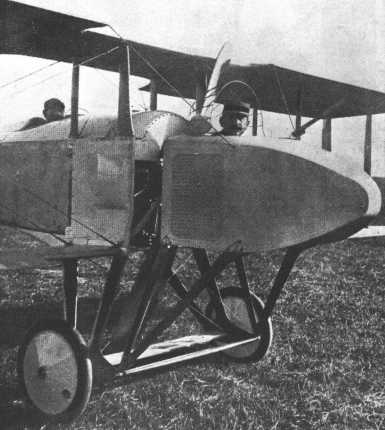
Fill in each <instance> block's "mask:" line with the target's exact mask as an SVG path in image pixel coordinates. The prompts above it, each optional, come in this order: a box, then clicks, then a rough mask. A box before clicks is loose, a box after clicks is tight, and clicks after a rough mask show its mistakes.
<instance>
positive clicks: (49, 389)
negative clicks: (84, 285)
mask: <svg viewBox="0 0 385 430" xmlns="http://www.w3.org/2000/svg"><path fill="white" fill-rule="evenodd" d="M111 252H112V251H111V250H109V255H110V256H111ZM176 252H177V248H176V247H175V246H170V245H167V244H161V243H159V240H156V241H154V243H153V244H152V246H151V248H150V249H148V250H147V251H146V257H145V259H144V262H143V264H142V267H141V269H140V270H139V273H138V276H137V279H136V281H135V284H134V286H133V288H132V290H131V293H130V296H129V299H130V301H129V302H128V305H127V307H126V308H124V309H123V310H122V314H121V316H120V318H118V323H117V325H116V326H115V327H113V328H112V341H111V343H110V344H109V345H108V346H107V347H104V343H103V341H102V340H103V339H104V337H105V334H106V327H108V321H109V317H110V314H111V311H112V306H113V302H114V298H115V297H116V295H117V294H118V290H119V283H120V278H121V275H122V273H123V270H124V267H125V264H126V261H127V258H126V250H124V249H120V248H116V252H115V251H114V253H115V255H113V257H112V261H111V267H110V270H109V271H108V273H107V276H106V281H105V286H104V290H103V294H102V297H101V300H100V305H99V310H98V312H97V315H96V317H95V321H94V324H93V328H92V330H90V332H91V335H90V338H89V341H88V344H87V345H86V344H85V342H84V340H83V338H82V337H81V335H80V334H79V333H78V331H77V330H76V321H77V315H76V314H77V260H76V259H75V257H74V255H73V254H71V257H70V258H66V257H65V256H63V268H64V290H65V309H64V315H65V318H66V320H48V321H47V320H45V321H41V322H39V323H38V324H37V325H36V326H35V327H33V328H32V329H31V330H30V332H29V333H28V334H27V337H26V339H25V342H24V343H23V345H22V346H21V348H20V352H19V357H18V373H19V378H20V381H21V385H22V388H23V391H24V393H25V396H26V398H27V400H28V402H29V404H30V405H31V406H32V408H33V409H34V410H35V411H37V412H38V414H39V415H40V416H42V417H43V418H44V419H45V420H47V421H51V422H70V421H72V420H74V419H76V418H77V417H78V416H79V415H80V414H81V413H82V412H83V411H84V409H85V407H86V405H87V402H88V400H89V397H90V393H91V388H92V383H93V379H94V381H97V383H98V384H100V385H101V386H105V385H109V382H110V383H111V385H116V384H118V383H119V381H126V380H127V379H128V381H131V380H133V379H134V378H137V377H139V378H140V377H144V376H145V375H151V374H153V373H156V372H159V371H161V370H164V369H167V368H170V367H174V366H176V365H179V364H181V363H184V362H187V361H192V360H196V359H200V358H202V357H204V356H208V355H213V354H217V353H223V354H224V355H225V356H226V357H228V358H229V359H232V360H236V361H241V362H249V361H257V360H261V359H262V358H263V357H264V355H265V354H266V353H267V351H268V350H269V347H270V344H271V341H272V333H273V331H272V324H271V312H272V310H273V308H274V305H275V303H276V301H277V299H278V297H279V294H280V292H281V291H282V288H283V285H284V283H285V281H286V279H287V277H288V275H289V273H290V271H291V269H292V267H293V265H294V262H295V260H296V258H297V256H298V255H299V253H300V249H297V248H296V249H294V248H292V249H289V250H288V252H287V254H286V256H285V258H284V260H283V263H282V267H281V269H280V270H279V272H278V274H277V277H276V280H275V282H274V285H273V287H272V290H271V292H270V294H269V296H268V298H267V301H266V305H263V303H262V301H261V300H260V299H259V298H258V297H257V296H255V295H254V294H253V293H252V292H251V291H250V289H249V284H248V281H247V278H246V273H245V269H244V266H243V260H242V254H241V252H240V250H239V249H238V248H237V246H235V247H233V248H230V249H228V250H227V251H226V252H224V253H222V254H221V255H219V256H218V257H217V258H216V259H215V261H213V263H212V264H210V262H209V258H208V256H207V254H206V252H205V251H204V250H202V249H193V256H194V258H195V261H196V264H197V266H198V269H199V271H200V272H201V275H200V277H199V279H197V280H196V281H195V282H193V283H192V285H191V286H190V287H189V288H188V287H186V286H185V285H184V284H183V282H182V281H181V279H179V278H178V276H177V274H176V273H175V272H173V270H172V266H173V262H174V259H175V255H176ZM78 258H84V256H83V255H81V256H79V257H78ZM232 264H234V265H235V268H236V271H237V275H238V279H239V287H236V286H231V287H225V288H222V289H221V288H219V287H218V285H217V283H216V277H217V276H218V275H219V274H221V273H222V272H223V271H224V270H225V269H226V268H227V267H228V266H229V265H232ZM167 283H168V284H169V286H171V288H172V289H173V290H174V292H175V293H176V294H177V296H178V297H179V301H178V302H177V303H176V304H175V305H173V306H172V307H171V308H170V309H169V310H168V311H167V312H163V315H161V316H160V320H159V318H158V319H157V320H156V321H155V319H154V314H155V312H154V310H155V309H156V308H157V306H158V304H159V301H158V300H157V296H158V294H159V293H160V292H161V291H162V288H164V287H165V286H166V284H167ZM204 290H205V291H207V293H208V300H205V301H206V303H203V304H202V303H201V301H202V300H197V298H198V296H199V295H200V294H201V293H202V291H204ZM187 309H188V310H189V311H190V312H191V313H192V315H193V316H194V317H195V318H196V320H197V322H198V323H199V324H198V325H199V326H200V327H203V329H204V332H203V333H198V334H191V333H189V334H188V335H187V336H183V337H180V338H177V339H171V340H170V339H169V340H166V341H159V338H160V337H161V336H163V335H164V332H165V330H167V329H168V328H169V327H170V326H171V325H172V324H174V322H175V320H176V319H177V318H178V317H179V316H180V315H181V314H182V313H183V312H184V311H185V310H187ZM150 321H151V326H150V324H149V322H150Z"/></svg>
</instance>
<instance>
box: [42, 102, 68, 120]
mask: <svg viewBox="0 0 385 430" xmlns="http://www.w3.org/2000/svg"><path fill="white" fill-rule="evenodd" d="M43 114H44V116H45V119H46V120H47V121H57V120H59V119H63V117H64V109H63V108H62V107H61V106H59V105H51V106H49V107H48V108H47V109H44V111H43Z"/></svg>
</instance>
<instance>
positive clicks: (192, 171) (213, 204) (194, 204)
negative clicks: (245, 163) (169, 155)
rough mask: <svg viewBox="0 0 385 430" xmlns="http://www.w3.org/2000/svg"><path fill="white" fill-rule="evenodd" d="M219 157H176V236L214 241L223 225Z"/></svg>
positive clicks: (173, 196) (173, 197) (173, 201)
mask: <svg viewBox="0 0 385 430" xmlns="http://www.w3.org/2000/svg"><path fill="white" fill-rule="evenodd" d="M223 161H224V160H223V156H222V154H199V155H198V154H178V155H176V156H175V158H174V166H175V167H174V169H173V171H172V185H171V187H172V189H171V196H170V197H171V203H170V204H171V211H172V213H173V215H174V216H173V217H172V220H171V230H172V233H173V234H175V235H176V236H180V235H182V236H184V237H186V238H189V239H194V238H195V239H201V240H205V239H206V240H213V239H217V238H218V237H220V235H221V232H222V228H223V226H222V224H223V193H224V189H223V186H224V184H223V182H224V166H223Z"/></svg>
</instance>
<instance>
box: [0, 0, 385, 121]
mask: <svg viewBox="0 0 385 430" xmlns="http://www.w3.org/2000/svg"><path fill="white" fill-rule="evenodd" d="M104 25H105V24H103V23H100V22H95V21H90V20H86V19H81V18H76V17H73V16H70V15H65V14H61V13H58V12H52V11H48V10H45V9H41V8H37V7H33V6H27V5H24V4H22V3H17V2H14V1H8V0H0V53H3V54H20V55H29V56H35V57H40V58H46V59H53V60H58V61H65V62H72V61H74V60H75V61H79V62H81V63H83V64H86V65H88V66H91V67H96V68H100V69H104V70H109V71H118V70H119V52H118V50H114V48H117V47H118V46H120V45H121V40H120V39H119V38H117V37H111V36H106V35H103V34H98V33H94V32H90V31H87V32H84V30H85V29H87V28H92V27H101V26H104ZM126 42H127V41H126ZM128 43H129V45H130V48H131V50H130V63H131V73H132V74H133V75H136V76H141V77H144V78H148V79H152V78H155V79H157V80H158V85H157V91H158V92H159V93H160V94H166V95H172V96H179V97H181V96H182V97H185V98H195V88H196V83H197V82H199V83H202V82H205V80H206V77H207V76H210V74H211V71H212V69H213V67H214V64H215V59H214V58H209V57H203V56H198V55H190V54H185V53H181V52H176V51H171V50H167V49H163V48H159V47H155V46H150V45H145V44H141V43H137V42H132V41H130V42H128ZM105 53H108V55H103V54H105ZM239 81H242V83H243V84H240V83H239ZM230 82H234V83H232V84H231V85H227V86H226V89H225V90H224V91H222V92H221V93H220V95H219V96H218V99H217V101H219V102H224V101H226V100H228V99H229V98H230V99H233V98H234V97H237V98H239V99H241V100H243V101H248V102H250V103H251V104H253V105H256V106H257V107H258V108H259V109H262V110H267V111H272V112H279V113H290V114H296V113H297V112H299V113H301V115H303V116H306V117H311V118H323V117H345V116H354V115H363V114H376V113H384V112H385V94H384V93H381V92H378V91H373V90H368V89H365V88H361V87H357V86H353V85H349V84H345V83H341V82H337V81H332V80H329V79H324V78H320V77H317V76H312V75H307V74H304V73H300V72H296V71H293V70H289V69H285V68H282V67H278V66H275V65H272V64H262V65H258V64H251V65H248V66H240V65H234V64H230V65H228V66H227V67H226V68H224V70H223V73H222V76H221V78H220V82H219V87H223V86H224V85H226V84H228V83H230ZM237 82H238V83H237ZM143 89H145V90H149V87H148V86H146V87H144V88H143Z"/></svg>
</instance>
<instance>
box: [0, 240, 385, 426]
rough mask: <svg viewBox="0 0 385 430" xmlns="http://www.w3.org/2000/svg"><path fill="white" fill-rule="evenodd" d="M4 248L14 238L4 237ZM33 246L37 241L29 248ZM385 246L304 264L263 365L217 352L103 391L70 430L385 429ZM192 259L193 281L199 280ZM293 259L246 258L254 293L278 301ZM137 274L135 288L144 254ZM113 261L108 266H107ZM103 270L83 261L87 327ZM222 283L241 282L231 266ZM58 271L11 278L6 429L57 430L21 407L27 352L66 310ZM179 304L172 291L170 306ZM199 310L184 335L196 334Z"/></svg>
mask: <svg viewBox="0 0 385 430" xmlns="http://www.w3.org/2000/svg"><path fill="white" fill-rule="evenodd" d="M3 237H4V239H3V242H2V247H4V246H10V244H9V241H11V242H12V241H14V242H20V241H21V240H22V238H18V237H16V238H15V237H14V236H12V238H11V239H10V238H9V237H7V236H6V235H5V234H3ZM28 246H33V244H32V245H30V244H28ZM384 247H385V239H365V240H361V241H345V242H341V243H338V244H332V245H327V246H326V245H324V246H322V247H316V248H313V249H311V250H308V251H306V252H305V253H304V254H303V255H302V256H301V257H300V259H299V261H298V262H297V264H296V266H295V268H294V270H293V272H292V274H291V276H290V278H289V280H288V282H287V284H286V287H285V289H284V292H283V294H282V296H281V297H280V300H279V302H278V304H277V307H276V309H275V313H274V314H273V327H274V338H273V346H272V348H271V350H270V352H269V354H268V355H267V356H266V357H265V358H264V359H263V360H262V361H261V362H259V363H249V364H237V363H231V362H229V361H226V360H225V359H223V358H221V357H211V358H209V359H207V360H206V361H204V362H201V363H200V364H195V365H185V366H183V367H181V368H178V369H177V370H174V371H170V372H167V373H162V374H158V375H156V376H155V377H152V378H151V379H142V380H138V381H135V382H131V383H129V384H127V385H124V386H121V387H117V388H114V389H109V390H108V391H105V392H104V393H95V394H94V395H93V396H92V398H91V401H90V402H89V405H88V407H87V410H86V412H85V414H84V415H83V416H82V417H80V418H79V419H78V420H77V421H76V422H75V423H74V424H72V425H71V426H70V427H68V428H70V429H164V430H166V429H169V430H171V429H178V430H179V429H183V430H184V429H186V430H187V429H221V430H227V429H229V430H230V429H231V430H233V429H253V430H254V429H255V430H258V429H260V430H267V429H271V430H273V429H274V430H281V429H282V430H286V429H293V430H294V429H301V430H302V429H304V430H306V429H325V430H326V429H327V430H337V429H349V430H355V429H357V430H364V429H377V430H380V429H383V428H385V388H384V387H385V384H384V383H385V339H384V338H385V292H384V284H385V271H384V265H383V260H384ZM187 255H188V254H186V252H182V253H181V254H180V255H179V261H178V264H184V266H183V270H181V273H182V272H183V276H184V277H185V278H187V279H190V278H193V277H194V276H196V272H195V269H194V266H193V264H192V263H191V261H188V262H187V263H185V258H186V256H187ZM282 256H283V254H282V253H281V252H274V253H268V254H262V255H259V256H257V257H256V256H248V257H247V258H246V265H247V274H248V277H249V280H250V283H251V288H252V290H253V291H254V292H255V293H256V294H257V295H259V296H261V297H262V298H263V299H265V298H266V294H267V293H268V290H269V287H270V286H271V282H272V280H273V278H274V275H275V273H276V271H277V270H278V268H279V264H280V261H281V259H282ZM133 259H134V260H135V261H134V263H133V264H132V265H131V266H130V267H129V268H128V273H127V274H126V276H125V280H124V286H125V287H129V286H130V285H131V284H130V282H131V281H132V276H133V273H134V271H135V270H136V268H137V264H136V263H137V261H138V259H139V256H136V255H135V256H133ZM101 263H102V264H104V263H105V262H104V261H102V262H101ZM102 272H103V268H101V267H100V266H97V267H95V266H93V265H92V264H90V263H87V264H84V263H83V264H82V266H81V272H80V275H81V303H80V329H81V331H82V332H86V331H87V327H89V325H90V323H91V321H92V318H91V317H92V314H93V312H94V310H95V307H96V297H97V296H98V294H99V293H100V290H101V282H100V276H101V274H102ZM218 282H219V283H220V285H223V286H224V285H233V284H234V283H235V282H236V280H235V274H234V272H233V271H232V270H230V271H227V272H226V273H225V274H223V275H222V276H221V277H220V279H219V280H218ZM60 287H61V274H60V272H58V271H42V270H40V271H38V270H33V271H26V270H25V271H16V272H4V273H1V272H0V307H1V312H0V416H2V420H1V422H2V427H1V425H0V427H1V428H17V429H32V428H43V429H47V430H49V429H57V428H64V426H63V427H58V426H52V425H48V424H41V423H40V424H37V423H36V424H33V418H32V417H31V416H29V415H28V410H27V409H25V408H24V405H23V403H22V402H21V401H20V397H19V393H18V388H17V378H16V372H15V359H16V346H17V344H19V343H20V342H21V339H22V335H23V332H24V331H25V329H27V328H28V327H29V326H30V325H31V323H32V321H33V320H34V319H36V318H37V317H38V316H45V315H55V314H57V311H58V309H59V308H60V300H61V293H60ZM169 300H171V298H170V297H169V296H168V295H164V296H163V297H162V299H161V302H160V307H162V306H165V305H166V304H167V303H166V302H168V301H169ZM192 326H193V323H192V319H191V317H190V316H189V315H187V314H186V315H184V317H183V318H181V319H180V320H178V325H177V326H176V325H174V327H173V328H172V330H173V332H178V333H180V334H184V333H186V332H187V333H188V332H189V331H190V330H191V327H192Z"/></svg>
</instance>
